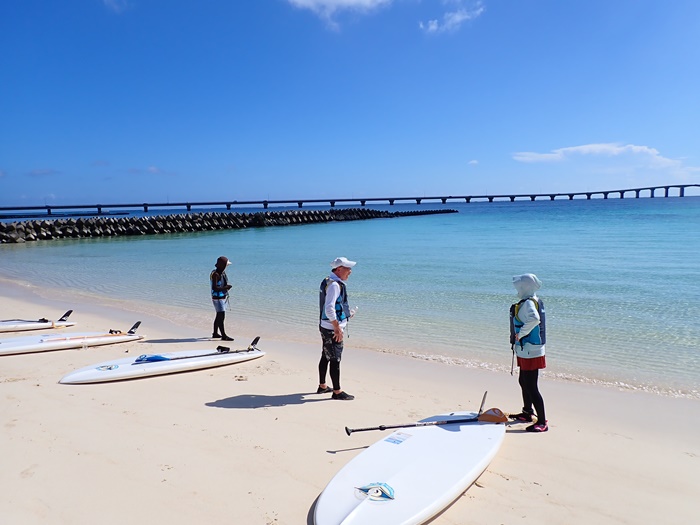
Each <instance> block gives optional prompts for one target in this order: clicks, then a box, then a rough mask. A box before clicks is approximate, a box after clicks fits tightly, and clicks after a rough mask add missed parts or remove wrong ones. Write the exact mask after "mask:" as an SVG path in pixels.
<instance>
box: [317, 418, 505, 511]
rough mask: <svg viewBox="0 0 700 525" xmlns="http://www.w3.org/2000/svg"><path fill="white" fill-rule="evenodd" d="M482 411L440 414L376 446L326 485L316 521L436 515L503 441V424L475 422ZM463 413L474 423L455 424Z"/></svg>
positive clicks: (459, 491) (457, 494)
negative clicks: (453, 421) (422, 424)
mask: <svg viewBox="0 0 700 525" xmlns="http://www.w3.org/2000/svg"><path fill="white" fill-rule="evenodd" d="M491 410H498V409H491ZM498 412H500V411H498ZM478 415H479V413H476V412H452V413H449V414H440V415H437V416H434V417H431V418H428V419H424V420H422V421H421V422H420V423H417V424H416V425H421V423H426V425H427V426H415V427H410V428H402V429H400V430H397V431H395V432H394V433H393V434H391V435H389V436H387V437H383V438H382V439H381V440H380V441H378V442H376V443H375V444H373V445H371V446H370V447H369V448H367V449H366V450H364V451H363V452H361V453H360V454H359V455H357V456H356V457H355V458H354V459H352V460H351V461H350V462H349V463H348V464H347V465H345V466H344V467H343V468H342V469H341V470H340V471H339V472H338V473H337V474H336V475H335V477H334V478H333V479H332V480H331V481H330V483H329V484H328V486H327V487H326V488H325V489H324V490H323V492H322V493H321V495H320V496H319V498H318V501H317V502H316V508H315V510H314V523H315V525H367V524H370V523H371V524H374V523H376V524H381V525H418V524H421V523H425V522H427V521H429V520H430V519H432V518H433V517H435V516H436V515H437V514H439V513H440V512H441V511H443V510H444V509H445V508H446V507H448V506H449V505H450V504H451V503H452V502H454V501H455V500H456V499H457V498H458V497H459V496H460V495H461V494H462V493H463V492H464V491H465V490H467V489H468V488H469V486H470V485H471V484H472V483H474V481H476V479H477V478H478V477H479V476H480V475H481V474H482V473H483V472H484V470H486V467H487V466H488V465H489V463H490V461H491V460H492V459H493V457H494V456H495V455H496V452H498V449H499V448H500V446H501V443H502V442H503V438H504V436H505V425H504V424H503V423H498V424H496V423H487V422H482V421H475V420H474V419H476V418H477V416H478ZM501 415H502V413H501ZM464 419H467V420H470V419H472V421H470V422H465V423H457V422H455V423H450V421H452V420H457V421H458V420H464ZM503 419H505V416H504V417H503ZM443 423H444V424H443ZM376 428H379V427H376ZM360 430H362V429H360ZM346 431H347V432H348V434H350V432H351V430H349V429H346Z"/></svg>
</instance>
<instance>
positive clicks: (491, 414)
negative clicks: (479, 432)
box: [479, 408, 508, 423]
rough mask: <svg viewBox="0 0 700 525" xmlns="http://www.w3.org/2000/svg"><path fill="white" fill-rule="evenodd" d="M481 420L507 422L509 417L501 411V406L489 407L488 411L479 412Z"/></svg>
mask: <svg viewBox="0 0 700 525" xmlns="http://www.w3.org/2000/svg"><path fill="white" fill-rule="evenodd" d="M479 421H485V422H486V423H505V422H506V421H508V417H507V416H506V415H505V414H504V413H503V412H501V409H500V408H489V409H488V410H487V411H486V412H482V413H481V414H479Z"/></svg>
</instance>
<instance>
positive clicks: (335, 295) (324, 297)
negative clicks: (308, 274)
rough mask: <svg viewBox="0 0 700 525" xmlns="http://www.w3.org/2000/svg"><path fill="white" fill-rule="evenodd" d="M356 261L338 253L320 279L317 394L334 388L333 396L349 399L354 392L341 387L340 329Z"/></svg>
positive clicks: (346, 312) (347, 309)
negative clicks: (351, 392) (328, 378)
mask: <svg viewBox="0 0 700 525" xmlns="http://www.w3.org/2000/svg"><path fill="white" fill-rule="evenodd" d="M356 264H357V263H356V262H354V261H349V260H347V259H346V258H345V257H338V258H337V259H335V260H334V261H333V262H332V263H331V274H330V275H329V276H328V277H326V278H325V279H323V281H321V287H320V290H319V310H320V315H319V318H320V322H319V330H320V332H321V341H322V342H323V349H322V350H321V360H320V361H319V363H318V377H319V381H318V390H316V393H317V394H326V393H328V392H331V391H332V392H333V395H332V396H331V398H332V399H341V400H345V401H351V400H352V399H355V396H351V395H350V394H348V393H347V392H343V390H342V388H340V358H341V356H342V353H343V330H344V329H345V326H346V325H347V323H348V319H350V318H351V317H352V316H353V313H351V312H350V307H349V306H348V292H347V289H346V287H345V282H346V281H347V280H348V277H350V274H351V273H352V268H353V266H355V265H356ZM329 364H330V376H331V381H332V383H333V388H332V389H331V388H330V387H328V386H327V385H326V372H327V371H328V365H329Z"/></svg>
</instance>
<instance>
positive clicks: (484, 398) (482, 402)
mask: <svg viewBox="0 0 700 525" xmlns="http://www.w3.org/2000/svg"><path fill="white" fill-rule="evenodd" d="M488 393H489V391H488V390H486V391H485V392H484V397H482V398H481V406H480V407H479V411H478V412H477V413H476V417H479V416H480V415H481V412H482V411H483V410H484V403H486V394H488Z"/></svg>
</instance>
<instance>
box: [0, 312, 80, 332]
mask: <svg viewBox="0 0 700 525" xmlns="http://www.w3.org/2000/svg"><path fill="white" fill-rule="evenodd" d="M72 313H73V310H68V311H67V312H66V313H65V314H63V315H62V316H61V317H60V319H58V320H57V321H49V320H48V319H36V320H30V319H5V320H2V321H0V332H24V331H25V330H46V329H48V328H65V327H66V326H73V325H75V323H72V322H70V321H68V320H67V319H68V317H69V316H70V314H72Z"/></svg>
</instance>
